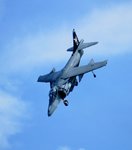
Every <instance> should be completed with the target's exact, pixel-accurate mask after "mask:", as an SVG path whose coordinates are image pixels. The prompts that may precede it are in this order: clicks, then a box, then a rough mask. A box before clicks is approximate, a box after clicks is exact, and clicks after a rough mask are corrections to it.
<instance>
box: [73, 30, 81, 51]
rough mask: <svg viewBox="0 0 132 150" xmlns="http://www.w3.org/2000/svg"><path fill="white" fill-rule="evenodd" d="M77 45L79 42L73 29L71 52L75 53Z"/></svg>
mask: <svg viewBox="0 0 132 150" xmlns="http://www.w3.org/2000/svg"><path fill="white" fill-rule="evenodd" d="M79 43H80V42H79V40H78V37H77V34H76V32H75V29H73V52H75V51H76V49H77V48H78V45H79Z"/></svg>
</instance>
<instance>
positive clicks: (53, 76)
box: [37, 71, 61, 82]
mask: <svg viewBox="0 0 132 150" xmlns="http://www.w3.org/2000/svg"><path fill="white" fill-rule="evenodd" d="M60 73H61V71H58V72H51V73H49V74H46V75H41V76H39V78H38V80H37V81H38V82H53V81H55V80H56V79H57V78H58V76H59V75H60Z"/></svg>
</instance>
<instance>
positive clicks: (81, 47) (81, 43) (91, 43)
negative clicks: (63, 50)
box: [67, 40, 98, 52]
mask: <svg viewBox="0 0 132 150" xmlns="http://www.w3.org/2000/svg"><path fill="white" fill-rule="evenodd" d="M96 44H98V42H89V43H83V40H82V42H80V44H79V46H78V48H77V50H78V51H79V50H82V49H85V48H87V47H90V46H93V45H96ZM73 50H74V48H73V47H71V48H69V49H67V51H68V52H72V51H73Z"/></svg>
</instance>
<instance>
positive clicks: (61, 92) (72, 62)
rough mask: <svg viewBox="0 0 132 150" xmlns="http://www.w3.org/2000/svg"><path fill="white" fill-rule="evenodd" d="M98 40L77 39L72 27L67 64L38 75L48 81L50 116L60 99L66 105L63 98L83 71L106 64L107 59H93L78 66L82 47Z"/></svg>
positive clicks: (80, 78)
mask: <svg viewBox="0 0 132 150" xmlns="http://www.w3.org/2000/svg"><path fill="white" fill-rule="evenodd" d="M97 43H98V42H90V43H84V40H80V41H79V39H78V37H77V35H76V32H75V30H74V29H73V47H71V48H69V49H67V51H68V52H71V53H72V55H71V57H70V59H69V60H68V62H67V64H66V65H65V67H64V68H62V69H61V70H60V71H56V70H55V69H54V68H53V69H52V71H51V72H50V73H48V74H46V75H42V76H39V78H38V82H49V83H50V91H49V106H48V116H51V115H52V114H53V112H54V111H55V109H56V108H57V106H58V104H59V103H60V102H61V101H62V102H63V103H64V105H65V106H68V104H69V103H68V101H67V100H65V98H66V96H67V95H68V94H69V93H70V92H72V91H73V89H74V87H75V86H78V83H79V82H80V81H81V80H82V78H83V76H84V74H85V73H88V72H92V74H93V76H94V77H96V75H95V74H94V72H93V71H94V70H96V69H98V68H101V67H103V66H106V64H107V60H104V61H100V62H94V60H93V59H91V60H90V62H89V63H88V64H87V65H84V66H79V64H80V60H81V57H82V55H83V53H84V51H83V49H85V48H87V47H90V46H93V45H95V44H97Z"/></svg>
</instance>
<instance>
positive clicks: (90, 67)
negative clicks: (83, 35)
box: [62, 60, 107, 79]
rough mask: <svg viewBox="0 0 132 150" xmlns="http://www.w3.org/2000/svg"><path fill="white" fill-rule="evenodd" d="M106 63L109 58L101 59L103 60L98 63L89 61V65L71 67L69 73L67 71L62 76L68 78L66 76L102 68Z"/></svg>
mask: <svg viewBox="0 0 132 150" xmlns="http://www.w3.org/2000/svg"><path fill="white" fill-rule="evenodd" d="M106 64H107V60H105V61H101V62H96V63H89V64H88V65H85V66H81V67H75V68H71V69H69V71H68V72H67V73H65V74H64V75H63V76H62V78H63V79H66V78H70V77H74V76H78V75H82V74H85V73H87V72H90V71H93V70H96V69H98V68H101V67H103V66H105V65H106Z"/></svg>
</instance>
